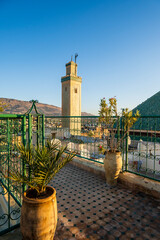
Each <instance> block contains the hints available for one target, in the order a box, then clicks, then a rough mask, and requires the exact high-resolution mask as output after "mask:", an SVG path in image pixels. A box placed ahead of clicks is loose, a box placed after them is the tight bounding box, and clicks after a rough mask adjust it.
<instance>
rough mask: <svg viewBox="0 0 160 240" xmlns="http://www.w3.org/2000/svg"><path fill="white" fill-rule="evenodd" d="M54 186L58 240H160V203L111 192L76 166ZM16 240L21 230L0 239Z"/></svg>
mask: <svg viewBox="0 0 160 240" xmlns="http://www.w3.org/2000/svg"><path fill="white" fill-rule="evenodd" d="M51 185H52V186H53V187H54V188H55V189H56V191H57V202H58V225H57V231H56V235H55V238H54V240H80V239H83V240H86V239H92V240H93V239H94V240H98V239H105V240H107V239H109V240H112V239H113V240H114V239H115V240H118V239H120V240H123V239H124V240H128V239H137V240H141V239H143V240H150V239H152V240H158V239H160V228H159V226H160V204H159V200H156V199H154V198H152V197H150V196H148V195H145V194H144V193H140V192H131V191H130V190H129V189H126V188H124V187H123V186H122V185H120V184H118V185H117V187H114V188H110V187H108V186H107V184H106V182H105V179H104V178H102V177H100V176H98V175H95V174H94V173H91V172H88V171H85V170H82V169H80V168H78V167H76V166H74V165H72V164H68V165H67V166H66V167H64V168H63V169H62V170H61V171H60V172H59V173H58V174H57V175H56V177H55V178H54V180H53V181H52V182H51ZM13 239H15V240H20V239H22V237H21V234H20V230H19V229H17V230H14V231H13V232H11V233H8V234H5V235H3V236H1V237H0V240H13Z"/></svg>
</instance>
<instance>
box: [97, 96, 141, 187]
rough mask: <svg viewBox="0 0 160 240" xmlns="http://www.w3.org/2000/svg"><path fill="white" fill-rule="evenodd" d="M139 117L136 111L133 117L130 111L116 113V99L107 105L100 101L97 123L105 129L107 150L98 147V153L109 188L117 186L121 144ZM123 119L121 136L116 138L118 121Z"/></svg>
mask: <svg viewBox="0 0 160 240" xmlns="http://www.w3.org/2000/svg"><path fill="white" fill-rule="evenodd" d="M139 116H140V114H139V112H138V111H137V112H136V113H135V115H134V116H133V114H132V111H128V109H127V108H126V109H123V110H122V114H121V115H120V114H118V112H117V100H116V98H115V97H114V98H109V103H108V104H107V103H106V99H105V98H103V99H101V102H100V110H99V122H100V123H101V127H102V128H103V129H105V128H107V129H108V131H109V134H108V135H107V136H106V137H105V139H106V141H107V149H105V148H104V147H103V145H99V152H101V153H103V154H105V158H104V168H105V173H106V182H107V183H108V185H110V186H115V185H116V184H117V178H118V176H119V173H120V170H121V168H122V156H121V144H122V142H123V141H124V139H125V138H126V137H128V132H129V129H130V128H131V127H132V126H133V124H134V123H135V122H136V121H137V118H138V117H139ZM120 118H121V119H123V128H124V129H123V135H121V136H119V138H116V137H115V135H116V132H117V128H116V125H117V123H118V121H119V120H120Z"/></svg>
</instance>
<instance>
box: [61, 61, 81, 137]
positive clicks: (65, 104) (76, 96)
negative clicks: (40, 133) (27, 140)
mask: <svg viewBox="0 0 160 240" xmlns="http://www.w3.org/2000/svg"><path fill="white" fill-rule="evenodd" d="M75 59H76V58H75ZM61 83H62V116H75V117H76V116H81V83H82V78H81V77H78V76H77V63H75V62H73V61H72V59H71V61H70V62H69V63H67V64H66V76H64V77H62V78H61ZM63 127H65V128H69V131H70V133H71V134H72V135H80V133H81V118H67V119H64V121H63Z"/></svg>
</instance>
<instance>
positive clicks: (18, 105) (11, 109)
mask: <svg viewBox="0 0 160 240" xmlns="http://www.w3.org/2000/svg"><path fill="white" fill-rule="evenodd" d="M0 102H3V103H5V104H6V105H7V107H6V108H5V109H4V111H3V112H2V113H0V114H25V113H26V112H27V111H28V110H29V109H30V108H31V106H32V102H30V101H23V100H18V99H13V98H0ZM36 107H37V111H38V112H39V113H43V114H44V115H46V116H47V115H48V116H61V110H62V109H61V108H60V107H57V106H54V105H51V104H46V103H39V102H38V103H36ZM81 114H82V116H93V115H92V114H91V113H86V112H82V113H81Z"/></svg>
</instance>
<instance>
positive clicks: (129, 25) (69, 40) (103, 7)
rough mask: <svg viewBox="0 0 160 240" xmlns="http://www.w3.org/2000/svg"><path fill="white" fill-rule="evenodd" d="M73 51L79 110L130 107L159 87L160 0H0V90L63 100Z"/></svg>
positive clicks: (0, 92) (22, 96) (42, 99)
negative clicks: (109, 104) (103, 103)
mask: <svg viewBox="0 0 160 240" xmlns="http://www.w3.org/2000/svg"><path fill="white" fill-rule="evenodd" d="M76 52H77V53H78V55H79V56H78V58H77V63H78V75H79V76H82V81H83V82H82V111H86V112H90V113H93V114H97V113H98V108H99V103H100V99H101V98H103V97H106V98H109V97H113V96H116V97H117V100H118V106H119V109H120V108H123V107H129V108H130V109H132V108H134V107H136V106H137V105H138V104H140V103H141V102H143V101H145V100H146V99H147V98H149V97H150V96H152V95H153V94H155V93H156V92H158V91H159V90H160V0H76V1H75V0H73V1H71V0H68V1H66V0H65V1H64V0H60V1H57V0H56V1H54V0H43V1H42V0H27V1H22V0H14V1H13V0H0V83H1V84H0V97H6V98H14V99H19V100H31V99H38V100H39V102H42V103H48V104H53V105H56V106H61V76H64V75H65V64H66V63H67V62H68V61H70V59H71V55H74V54H75V53H76Z"/></svg>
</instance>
